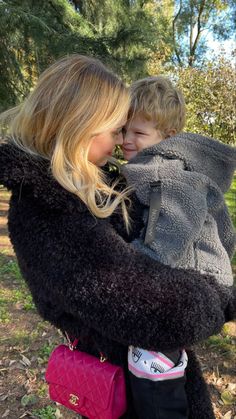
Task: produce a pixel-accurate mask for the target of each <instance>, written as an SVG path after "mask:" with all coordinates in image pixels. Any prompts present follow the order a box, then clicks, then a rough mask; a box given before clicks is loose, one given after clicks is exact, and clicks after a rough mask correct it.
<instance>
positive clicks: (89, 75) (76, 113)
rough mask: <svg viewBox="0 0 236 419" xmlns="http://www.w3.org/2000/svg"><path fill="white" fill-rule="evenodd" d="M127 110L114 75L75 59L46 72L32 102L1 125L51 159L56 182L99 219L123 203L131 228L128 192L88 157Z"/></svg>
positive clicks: (25, 146) (92, 61)
mask: <svg viewBox="0 0 236 419" xmlns="http://www.w3.org/2000/svg"><path fill="white" fill-rule="evenodd" d="M129 106H130V95H129V91H128V89H127V88H126V86H125V85H124V84H123V82H122V81H121V80H119V79H118V78H117V76H116V75H114V74H113V73H112V72H111V71H109V70H108V69H107V68H106V67H105V66H104V65H103V64H102V63H101V62H100V61H99V60H97V59H95V58H92V57H86V56H83V55H78V54H75V55H71V56H67V57H64V58H62V59H60V60H58V61H56V62H55V63H54V64H53V65H51V66H50V67H49V68H48V69H47V70H45V71H44V72H43V74H42V75H41V76H40V78H39V80H38V83H37V85H36V87H35V88H34V90H33V91H32V92H31V94H30V95H29V97H28V98H27V99H26V100H25V101H24V102H23V103H22V104H21V105H19V106H17V107H15V108H13V109H10V110H9V111H7V112H4V114H3V115H2V116H1V120H2V122H3V123H4V122H5V123H6V121H7V123H8V125H9V127H10V131H9V133H10V141H13V142H14V143H15V144H16V145H17V146H18V147H20V148H21V149H23V150H24V151H26V152H28V153H31V154H36V155H40V156H43V157H45V158H46V159H48V160H50V163H51V169H52V174H53V176H54V177H55V179H56V180H57V181H58V182H59V183H60V184H61V185H62V186H63V187H64V188H65V189H67V190H68V191H70V192H72V193H74V194H76V195H78V196H79V198H80V199H81V200H82V201H83V202H84V203H85V204H86V205H87V207H88V209H89V210H90V211H91V212H92V213H93V214H94V215H95V216H97V217H100V218H106V217H108V216H109V215H111V214H112V213H113V211H114V210H115V208H116V207H117V206H118V205H119V204H121V206H122V210H123V216H124V219H125V222H126V226H128V223H129V221H128V220H129V218H128V214H127V209H126V205H125V202H126V200H128V201H129V199H128V193H129V192H128V190H125V191H123V192H119V191H117V190H116V189H115V186H116V185H114V184H113V185H112V186H109V185H108V184H107V183H106V178H105V175H104V173H103V172H102V170H101V169H99V167H97V166H96V165H94V164H92V163H91V162H90V161H89V160H88V152H89V147H90V145H91V142H92V141H93V136H94V135H96V134H99V133H102V132H103V131H106V130H109V129H111V128H113V127H114V126H117V125H118V124H119V122H121V121H122V120H124V118H126V117H127V113H128V110H129ZM9 120H10V124H9ZM112 198H113V199H112Z"/></svg>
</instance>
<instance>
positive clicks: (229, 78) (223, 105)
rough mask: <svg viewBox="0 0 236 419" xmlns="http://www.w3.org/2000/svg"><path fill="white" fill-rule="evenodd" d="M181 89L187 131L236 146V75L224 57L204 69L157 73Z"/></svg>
mask: <svg viewBox="0 0 236 419" xmlns="http://www.w3.org/2000/svg"><path fill="white" fill-rule="evenodd" d="M158 70H159V71H155V72H154V73H155V74H157V73H159V74H160V73H162V74H163V75H166V76H167V77H169V78H170V79H171V80H172V81H173V82H174V84H175V85H176V86H177V87H178V88H180V89H181V91H182V92H183V94H184V97H185V100H186V107H187V119H186V127H185V130H186V131H190V132H195V133H199V134H203V135H204V134H205V135H207V136H210V137H213V138H216V139H218V140H220V141H222V142H224V143H226V144H235V145H236V133H235V103H236V93H235V89H234V85H235V72H234V68H233V66H232V63H231V62H230V61H227V60H225V59H224V58H223V57H221V58H220V59H215V60H214V62H208V63H206V65H205V67H204V68H201V69H200V68H194V67H178V68H177V67H172V68H168V70H166V69H165V68H162V69H160V68H159V69H158Z"/></svg>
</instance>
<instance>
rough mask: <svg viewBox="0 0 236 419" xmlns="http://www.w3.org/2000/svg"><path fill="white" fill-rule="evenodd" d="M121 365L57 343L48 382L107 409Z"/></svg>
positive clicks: (46, 375)
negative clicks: (102, 360)
mask: <svg viewBox="0 0 236 419" xmlns="http://www.w3.org/2000/svg"><path fill="white" fill-rule="evenodd" d="M120 371H122V370H121V368H120V367H119V366H116V365H112V364H110V362H108V361H105V362H100V360H99V359H98V358H96V357H95V356H92V355H89V354H86V353H85V352H81V351H78V350H73V351H71V350H70V349H69V348H68V346H66V345H59V346H57V347H56V348H55V349H54V351H53V352H52V354H51V355H50V358H49V361H48V367H47V371H46V374H45V377H46V380H47V382H48V383H49V384H50V383H52V384H57V385H61V386H62V387H66V388H68V389H69V390H70V391H71V393H73V394H76V395H78V396H80V397H86V398H87V399H89V400H90V401H91V402H93V403H95V404H97V405H98V406H100V407H101V408H102V409H106V408H107V406H108V404H109V400H110V399H111V396H112V390H113V388H114V383H113V381H114V379H115V376H116V375H117V374H119V373H120Z"/></svg>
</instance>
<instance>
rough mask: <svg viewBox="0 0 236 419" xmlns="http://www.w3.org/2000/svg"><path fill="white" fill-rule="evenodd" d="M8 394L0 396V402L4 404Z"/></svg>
mask: <svg viewBox="0 0 236 419" xmlns="http://www.w3.org/2000/svg"><path fill="white" fill-rule="evenodd" d="M8 396H9V394H1V396H0V402H4V400H6V399H7V398H8Z"/></svg>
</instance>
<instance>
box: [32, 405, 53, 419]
mask: <svg viewBox="0 0 236 419" xmlns="http://www.w3.org/2000/svg"><path fill="white" fill-rule="evenodd" d="M55 413H56V407H54V406H51V405H48V406H46V407H43V408H42V409H37V410H34V411H33V414H34V416H35V417H36V418H38V419H55V418H56V415H55Z"/></svg>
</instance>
